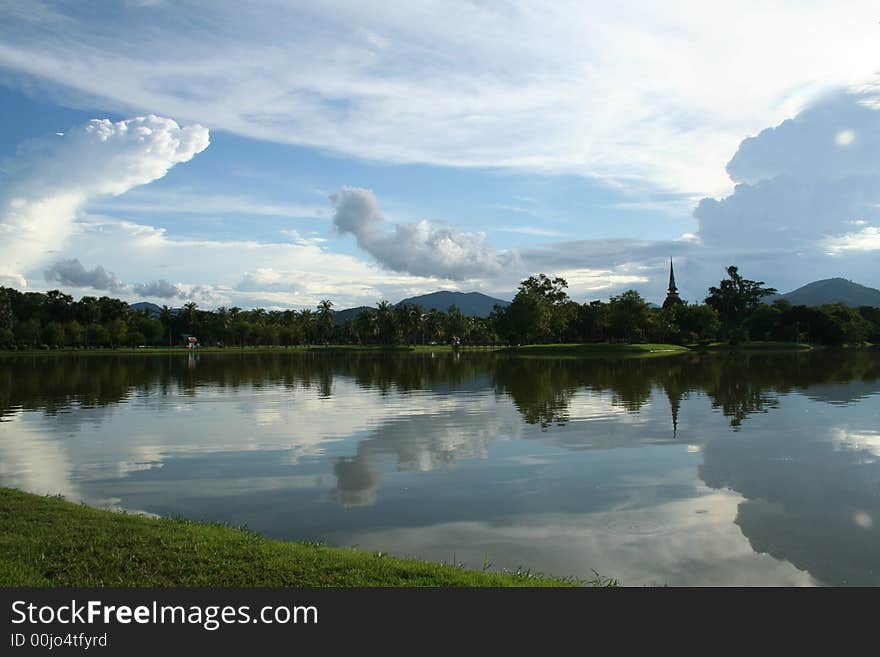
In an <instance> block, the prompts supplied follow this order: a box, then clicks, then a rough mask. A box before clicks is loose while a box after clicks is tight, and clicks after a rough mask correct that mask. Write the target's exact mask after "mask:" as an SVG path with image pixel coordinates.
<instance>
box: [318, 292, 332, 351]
mask: <svg viewBox="0 0 880 657" xmlns="http://www.w3.org/2000/svg"><path fill="white" fill-rule="evenodd" d="M317 317H318V327H319V330H320V331H321V340H322V341H323V342H325V343H326V342H328V341H329V340H330V334H331V332H332V331H333V302H332V301H330V300H329V299H322V300H321V301H320V302H319V303H318V313H317Z"/></svg>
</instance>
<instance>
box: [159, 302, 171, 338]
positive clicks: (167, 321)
mask: <svg viewBox="0 0 880 657" xmlns="http://www.w3.org/2000/svg"><path fill="white" fill-rule="evenodd" d="M173 319H174V313H172V312H171V308H169V307H168V306H164V305H163V306H162V310H160V311H159V320H160V321H161V322H162V325H163V326H164V327H165V328H166V329H167V330H168V346H169V347H170V346H171V322H172V320H173Z"/></svg>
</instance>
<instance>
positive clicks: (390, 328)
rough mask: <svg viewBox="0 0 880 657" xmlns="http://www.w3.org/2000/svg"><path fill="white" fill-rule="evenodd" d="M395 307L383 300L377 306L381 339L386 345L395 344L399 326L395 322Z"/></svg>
mask: <svg viewBox="0 0 880 657" xmlns="http://www.w3.org/2000/svg"><path fill="white" fill-rule="evenodd" d="M392 311H393V307H392V306H391V304H390V303H389V302H388V301H386V300H385V299H383V300H382V301H380V302H379V303H377V304H376V315H377V320H378V324H379V339H380V340H381V341H382V342H383V343H385V344H391V343H392V342H394V336H395V333H396V332H397V326H396V325H395V321H394V313H393V312H392Z"/></svg>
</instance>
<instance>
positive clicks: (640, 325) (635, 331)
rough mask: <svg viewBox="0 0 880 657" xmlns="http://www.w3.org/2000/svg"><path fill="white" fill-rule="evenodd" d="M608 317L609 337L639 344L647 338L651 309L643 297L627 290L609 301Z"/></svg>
mask: <svg viewBox="0 0 880 657" xmlns="http://www.w3.org/2000/svg"><path fill="white" fill-rule="evenodd" d="M607 317H608V320H607V321H608V335H609V337H611V338H615V339H618V340H625V341H627V342H637V341H640V340H642V339H644V337H645V333H646V330H647V328H648V326H649V324H650V322H651V309H650V307H649V306H648V304H647V303H646V302H645V300H644V299H643V298H642V295H640V294H639V293H638V292H636V291H635V290H627V291H626V292H624V293H623V294H619V295H617V296H615V297H611V299H610V300H609V301H608V315H607Z"/></svg>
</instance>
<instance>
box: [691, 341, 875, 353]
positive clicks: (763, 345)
mask: <svg viewBox="0 0 880 657" xmlns="http://www.w3.org/2000/svg"><path fill="white" fill-rule="evenodd" d="M692 348H693V349H695V350H697V351H811V350H813V349H816V348H817V347H816V346H815V345H811V344H808V343H806V342H773V341H755V342H742V343H740V344H729V343H727V342H712V343H710V344H707V345H693V346H692ZM854 348H860V347H854Z"/></svg>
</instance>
